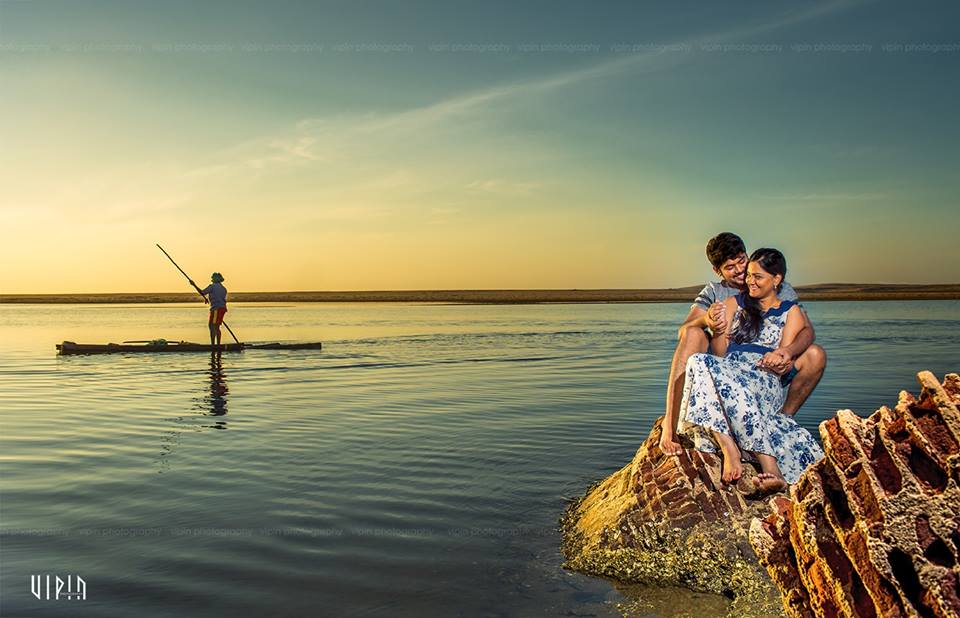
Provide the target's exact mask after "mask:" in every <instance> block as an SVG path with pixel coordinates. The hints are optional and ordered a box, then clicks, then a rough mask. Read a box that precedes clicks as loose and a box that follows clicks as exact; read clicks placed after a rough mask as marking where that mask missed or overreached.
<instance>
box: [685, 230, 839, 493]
mask: <svg viewBox="0 0 960 618" xmlns="http://www.w3.org/2000/svg"><path fill="white" fill-rule="evenodd" d="M786 273H787V264H786V260H785V259H784V257H783V254H782V253H780V252H779V251H777V250H776V249H758V250H757V251H755V252H754V253H753V255H751V256H750V263H749V265H748V266H747V276H746V283H747V292H746V293H741V294H739V295H738V296H736V297H733V298H729V299H727V301H726V315H727V316H728V318H727V320H728V322H727V329H726V330H725V332H724V333H731V334H730V335H729V336H728V335H727V334H720V335H717V336H715V337H714V338H713V340H712V342H711V346H712V348H713V351H714V353H715V354H716V356H714V355H711V354H694V355H693V356H691V357H690V360H689V361H687V375H686V384H685V386H684V392H683V403H682V405H681V409H680V428H681V432H682V433H686V434H687V435H689V436H690V437H691V438H693V441H694V444H695V445H696V447H697V449H698V450H701V451H709V452H716V447H715V445H719V446H720V450H721V451H722V453H723V480H724V481H726V482H735V481H737V480H738V479H739V478H740V477H741V476H742V474H743V466H742V464H741V459H742V453H741V450H743V451H749V452H750V453H752V454H753V455H754V456H756V458H757V460H758V461H759V463H760V466H761V468H762V469H763V472H762V473H761V474H759V475H757V476H756V477H755V478H754V483H755V485H756V486H757V488H758V489H759V490H761V491H764V492H774V491H780V490H783V489H785V488H786V487H787V484H788V483H794V482H796V480H797V479H798V478H799V476H800V473H801V472H803V471H804V470H805V469H806V468H807V466H809V465H810V464H812V463H813V462H815V461H817V460H818V459H819V458H820V457H823V451H822V450H821V449H820V445H819V444H817V441H816V440H815V439H814V438H813V436H812V435H810V432H809V431H807V430H806V429H804V428H803V427H801V426H800V425H799V424H797V422H796V421H795V420H794V419H793V417H792V416H789V415H786V414H784V413H782V412H781V409H782V407H783V401H784V389H783V386H782V385H781V383H780V376H778V375H777V374H775V373H773V372H771V371H768V370H767V369H765V368H764V365H765V361H766V360H771V355H780V354H784V353H785V352H784V351H782V350H781V349H780V348H783V347H785V346H787V345H789V344H790V343H791V342H792V341H793V338H794V337H796V335H797V333H798V332H799V331H800V330H801V328H802V327H803V324H804V320H803V316H802V314H801V313H800V311H801V309H800V307H799V306H798V305H797V304H796V303H795V302H792V301H781V300H780V299H779V298H778V297H777V292H778V290H779V287H780V284H781V283H782V282H783V278H784V277H785V276H786Z"/></svg>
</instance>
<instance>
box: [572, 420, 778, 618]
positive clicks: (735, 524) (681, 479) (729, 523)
mask: <svg viewBox="0 0 960 618" xmlns="http://www.w3.org/2000/svg"><path fill="white" fill-rule="evenodd" d="M661 421H662V419H661V420H658V421H657V423H656V424H655V425H654V428H653V431H651V433H650V435H649V437H648V438H647V439H646V441H645V442H644V443H643V444H642V445H641V446H640V449H639V450H638V451H637V453H636V455H635V456H634V458H633V460H632V461H631V462H630V463H629V464H628V465H626V466H624V467H623V468H622V469H620V470H619V471H618V472H616V473H614V474H613V475H612V476H610V477H609V478H607V479H606V480H604V481H602V482H601V483H599V484H597V485H595V486H594V487H593V488H591V489H590V490H588V492H587V494H586V495H585V496H584V497H583V498H581V499H580V500H579V501H578V502H576V503H574V504H572V505H570V507H569V508H568V509H567V512H566V514H565V515H564V519H563V521H562V531H563V539H564V540H563V551H564V556H565V557H566V559H567V561H566V563H565V566H566V567H567V568H570V569H573V570H577V571H581V572H584V573H589V574H593V575H599V576H604V577H611V578H614V579H617V580H619V581H622V582H642V583H655V584H663V585H674V586H677V585H679V586H685V587H687V588H691V589H693V590H699V591H704V592H714V593H717V594H724V595H726V596H728V597H731V598H733V599H734V602H733V605H732V607H731V613H732V614H734V615H737V616H749V615H752V616H770V615H782V610H781V608H780V601H779V593H778V592H777V590H776V588H775V587H774V586H773V583H772V582H771V580H770V578H769V577H768V576H767V575H766V573H765V572H764V570H763V569H762V568H761V567H760V565H759V563H758V561H757V557H756V555H755V553H754V551H753V549H752V548H751V546H750V543H749V530H750V522H751V520H752V519H754V518H755V517H757V516H760V517H763V516H765V515H766V514H767V513H768V512H769V508H768V506H767V501H766V500H755V499H750V495H751V493H752V492H753V485H752V483H751V481H750V479H751V478H752V477H753V475H754V474H755V473H756V472H757V470H755V469H754V468H753V467H751V466H749V465H747V466H744V477H743V478H742V479H741V480H740V482H739V483H738V484H737V485H736V486H729V485H726V484H724V483H722V482H721V480H720V472H721V459H720V457H718V456H716V455H713V454H709V453H701V452H699V451H697V450H695V449H693V448H692V447H693V445H692V444H691V443H689V442H682V444H683V446H684V447H685V451H684V453H683V454H682V455H681V456H679V457H666V456H664V455H663V453H662V452H661V451H660V448H659V441H660V423H661Z"/></svg>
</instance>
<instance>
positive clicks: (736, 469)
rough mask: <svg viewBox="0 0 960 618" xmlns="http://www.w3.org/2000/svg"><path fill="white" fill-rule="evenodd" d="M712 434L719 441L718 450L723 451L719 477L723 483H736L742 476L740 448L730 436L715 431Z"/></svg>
mask: <svg viewBox="0 0 960 618" xmlns="http://www.w3.org/2000/svg"><path fill="white" fill-rule="evenodd" d="M713 435H714V436H715V437H716V439H717V442H719V443H720V450H721V451H722V452H723V473H722V474H721V476H720V478H722V479H723V482H724V483H736V482H737V481H739V480H740V477H741V476H743V464H742V463H740V459H741V456H740V449H739V448H737V443H736V442H734V441H733V438H731V437H730V436H728V435H724V434H722V433H717V432H713Z"/></svg>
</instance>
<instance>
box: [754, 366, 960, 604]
mask: <svg viewBox="0 0 960 618" xmlns="http://www.w3.org/2000/svg"><path fill="white" fill-rule="evenodd" d="M918 378H919V380H920V384H921V386H922V392H921V393H920V396H919V397H917V398H915V397H913V396H912V395H910V394H909V393H907V392H901V393H900V399H899V402H898V403H897V406H896V407H895V408H894V409H892V410H891V409H890V408H887V407H882V408H880V409H879V410H877V411H876V412H875V413H874V414H872V415H871V416H870V417H869V418H866V419H864V418H860V417H858V416H856V415H855V414H854V413H853V412H851V411H849V410H842V411H840V412H838V413H837V414H836V416H835V417H834V418H832V419H830V420H828V421H825V422H824V423H822V424H821V425H820V435H821V437H822V439H823V443H824V451H825V453H826V456H825V457H824V459H822V460H820V461H819V462H817V463H816V464H814V465H813V466H811V467H810V468H808V469H807V470H806V472H804V474H803V476H802V477H801V478H800V480H799V481H798V482H797V483H796V484H795V485H794V486H793V488H792V490H791V494H790V498H789V499H787V498H785V497H778V498H774V499H773V500H771V501H770V502H771V506H772V507H773V508H772V510H773V512H772V513H771V514H769V516H767V517H766V518H764V519H763V520H759V519H758V520H756V521H754V522H753V524H752V526H751V530H750V540H751V543H752V545H753V547H754V549H755V550H756V552H757V554H758V556H759V558H760V561H761V563H762V564H764V565H765V566H766V568H767V570H768V572H769V574H770V576H771V577H772V578H773V580H774V581H775V582H776V584H777V586H778V587H779V588H780V590H781V592H782V599H783V606H784V609H785V610H786V613H787V615H789V616H791V617H793V616H796V617H800V616H803V617H807V616H855V617H867V616H869V617H873V616H923V617H938V618H947V617H948V616H953V617H956V616H960V449H958V444H960V413H958V405H960V377H958V376H957V374H950V375H947V376H946V378H945V380H944V381H943V383H942V384H941V383H940V382H939V381H938V380H937V379H936V378H935V377H934V376H933V374H931V373H929V372H921V373H920V374H918Z"/></svg>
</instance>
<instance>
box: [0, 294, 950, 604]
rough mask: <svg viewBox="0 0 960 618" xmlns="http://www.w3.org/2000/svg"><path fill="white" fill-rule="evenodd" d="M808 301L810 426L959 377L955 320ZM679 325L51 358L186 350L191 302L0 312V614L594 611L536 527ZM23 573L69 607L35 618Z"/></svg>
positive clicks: (640, 319)
mask: <svg viewBox="0 0 960 618" xmlns="http://www.w3.org/2000/svg"><path fill="white" fill-rule="evenodd" d="M807 307H808V310H809V312H810V315H811V318H812V320H813V322H814V324H815V326H816V327H817V335H818V342H819V343H821V344H822V345H823V346H824V347H825V348H826V349H827V351H828V354H829V355H830V365H829V367H828V369H827V373H826V376H825V378H824V379H823V381H822V382H821V384H820V387H819V388H818V390H817V391H816V393H815V394H814V396H813V397H812V398H811V400H810V401H809V402H808V403H807V405H806V406H805V407H804V409H803V410H802V411H801V413H800V415H799V419H800V421H801V422H802V423H803V424H804V425H805V426H806V427H807V428H809V429H811V430H813V431H816V425H817V423H818V422H819V421H820V420H822V419H824V418H825V417H827V416H829V415H830V414H832V413H833V412H834V411H835V410H836V409H838V408H851V409H853V410H855V411H857V412H858V413H861V414H868V413H870V412H872V411H873V410H874V409H875V408H876V407H877V406H879V405H880V404H884V403H887V404H893V403H895V401H896V398H897V393H898V391H899V390H900V389H909V390H913V391H916V381H915V378H914V374H915V372H916V371H918V370H920V369H930V370H932V371H934V372H935V373H936V374H937V375H938V376H942V374H944V373H945V372H948V371H956V370H958V369H960V363H958V362H957V361H958V355H957V352H956V350H957V349H958V343H960V339H958V332H960V303H958V302H953V301H950V302H900V303H886V302H882V303H881V302H878V303H808V304H807ZM686 310H687V306H686V305H680V304H650V305H548V306H537V305H533V306H449V305H400V304H397V305H393V304H303V305H283V306H280V305H234V306H233V307H232V310H231V312H230V313H228V314H227V321H228V323H229V324H231V326H232V327H233V329H234V331H235V332H236V333H237V334H238V335H239V336H241V337H242V338H244V339H247V340H250V341H263V340H322V341H324V342H325V346H326V348H325V349H324V350H323V351H298V352H293V351H290V352H284V351H248V352H245V353H243V354H226V355H224V357H223V359H222V363H220V364H218V363H216V362H213V361H211V358H210V356H209V355H206V354H180V355H129V356H121V355H110V356H90V357H64V358H58V357H56V356H55V354H54V348H53V344H54V343H55V342H57V341H60V340H63V339H70V340H74V341H78V342H106V341H120V340H124V339H153V338H157V337H164V338H167V339H170V340H179V339H181V338H182V339H189V340H194V341H203V340H204V338H205V336H206V329H205V326H204V320H205V311H204V309H203V307H202V306H198V305H191V306H169V305H165V306H109V307H106V306H16V305H0V434H2V445H0V446H2V448H0V457H2V469H0V473H2V478H0V481H2V485H0V509H2V510H0V525H2V532H3V536H2V547H0V551H2V564H0V578H2V579H0V585H2V588H0V603H2V606H0V615H3V616H27V615H29V616H68V615H69V616H124V617H127V616H138V615H150V616H183V615H191V616H234V615H258V616H266V615H275V616H295V615H337V616H387V615H389V616H422V615H444V616H448V615H454V616H456V615H460V616H533V615H537V616H557V615H578V616H589V615H596V616H614V615H618V612H617V609H616V603H618V602H620V601H622V600H623V599H624V597H623V596H622V595H621V593H620V592H619V591H617V590H616V589H614V588H613V586H612V585H611V584H609V583H607V582H606V581H603V580H597V579H592V578H588V577H584V576H581V575H577V574H572V573H568V572H565V571H563V570H562V569H561V568H560V564H561V561H562V560H561V557H560V555H559V550H558V546H559V536H558V533H557V531H556V526H557V518H558V516H559V515H560V513H561V511H562V510H563V507H564V504H565V500H566V498H568V497H573V496H576V495H579V494H580V493H582V491H583V490H584V488H585V487H587V486H588V485H589V484H590V483H592V482H593V481H595V480H597V479H599V478H601V477H604V476H606V475H608V474H609V473H611V472H613V471H614V470H616V469H618V468H619V467H620V466H622V465H623V464H624V463H626V462H627V461H629V459H630V458H631V456H632V455H633V453H634V451H635V450H636V448H637V446H638V445H639V443H640V442H641V441H642V440H643V439H644V437H645V436H646V434H647V432H648V430H649V428H650V426H651V424H652V422H653V420H654V419H655V418H656V417H657V416H658V415H660V414H661V413H662V407H663V396H664V395H663V390H664V383H665V380H666V372H667V368H668V362H669V359H670V355H671V353H672V348H673V342H674V337H675V335H674V333H675V328H676V326H677V324H678V322H679V320H680V319H681V318H682V317H683V315H684V314H685V313H686ZM47 573H49V574H52V575H61V576H65V575H67V574H79V575H80V576H81V577H83V578H84V580H85V581H86V582H87V600H86V601H65V600H60V601H53V600H51V601H37V600H36V599H35V598H34V597H33V596H32V595H31V592H30V575H31V574H47ZM630 594H631V595H638V596H634V597H631V599H632V600H633V601H634V602H637V601H638V599H639V604H640V605H639V606H640V607H646V608H647V611H649V613H650V614H652V615H663V616H666V615H675V614H676V615H682V612H683V611H690V608H691V607H700V608H701V610H700V613H705V612H708V610H707V609H706V608H717V609H716V611H722V603H721V604H720V605H719V606H718V605H717V600H716V599H713V598H710V597H702V596H698V595H693V594H692V593H678V592H676V591H668V592H666V593H665V592H664V591H662V590H653V589H643V588H641V589H637V590H633V591H631V592H630ZM644 603H646V605H644Z"/></svg>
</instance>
